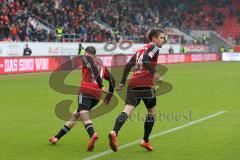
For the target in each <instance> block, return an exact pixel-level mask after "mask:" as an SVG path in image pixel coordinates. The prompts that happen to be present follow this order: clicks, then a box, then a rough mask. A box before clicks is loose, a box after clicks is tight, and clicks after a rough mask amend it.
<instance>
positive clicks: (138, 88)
mask: <svg viewBox="0 0 240 160" xmlns="http://www.w3.org/2000/svg"><path fill="white" fill-rule="evenodd" d="M148 38H149V40H150V43H149V44H147V45H145V46H144V47H143V48H141V49H139V50H138V51H137V52H136V53H135V54H134V55H133V56H132V57H131V59H130V61H129V62H128V63H127V64H126V66H125V69H124V73H123V77H122V81H121V83H120V84H119V85H118V87H117V88H118V89H120V90H121V89H122V88H123V86H124V85H125V83H126V80H127V77H128V74H129V72H130V71H131V68H133V67H135V68H134V72H133V75H132V77H131V79H130V80H129V82H128V89H127V95H126V100H125V108H124V110H123V112H122V113H121V114H120V115H119V116H118V117H117V119H116V122H115V125H114V128H113V130H112V131H111V132H110V133H109V135H108V136H109V145H110V147H111V149H112V150H113V151H115V152H116V151H117V135H118V132H119V130H120V128H121V127H122V126H123V124H124V122H125V121H126V120H127V118H128V117H129V116H130V115H131V113H132V112H133V110H134V108H135V107H136V106H137V105H138V104H139V103H140V101H141V100H143V102H144V104H145V106H146V108H147V110H148V114H147V116H146V120H145V123H144V137H143V140H142V141H141V142H140V146H142V147H144V148H146V149H147V150H149V151H152V150H153V147H152V146H151V144H150V143H149V136H150V134H151V131H152V128H153V125H154V111H155V106H156V95H155V88H154V81H155V82H160V81H161V80H162V78H161V76H160V75H159V74H158V73H157V72H156V69H155V68H156V64H157V60H158V55H159V48H161V47H162V45H163V44H164V43H165V42H166V35H165V33H164V32H163V31H162V30H152V31H151V32H150V33H149V35H148Z"/></svg>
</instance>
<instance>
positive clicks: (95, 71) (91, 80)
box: [79, 56, 115, 99]
mask: <svg viewBox="0 0 240 160" xmlns="http://www.w3.org/2000/svg"><path fill="white" fill-rule="evenodd" d="M82 65H83V66H82V81H81V84H80V89H79V93H82V92H84V93H87V94H90V95H92V96H94V97H95V98H96V99H100V98H101V88H102V87H103V84H102V79H106V80H108V81H109V84H110V85H109V87H110V88H111V89H110V88H109V92H112V93H113V91H114V85H115V81H114V79H113V77H112V75H111V74H110V73H109V71H108V70H107V68H106V67H103V66H101V65H98V64H96V62H95V61H94V60H93V58H91V57H90V56H83V57H82Z"/></svg>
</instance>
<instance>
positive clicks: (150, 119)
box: [140, 98, 156, 151]
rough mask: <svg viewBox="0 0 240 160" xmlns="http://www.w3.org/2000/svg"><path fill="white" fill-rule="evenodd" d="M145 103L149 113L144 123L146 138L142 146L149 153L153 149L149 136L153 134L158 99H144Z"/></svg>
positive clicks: (144, 137)
mask: <svg viewBox="0 0 240 160" xmlns="http://www.w3.org/2000/svg"><path fill="white" fill-rule="evenodd" d="M143 101H144V103H145V105H146V107H147V110H148V113H147V115H146V119H145V122H144V136H143V140H142V141H141V143H140V146H142V147H144V148H146V149H147V150H149V151H152V150H153V147H152V146H151V144H150V143H149V136H150V134H151V132H152V128H153V126H154V121H155V118H154V115H155V105H156V98H152V99H144V100H143Z"/></svg>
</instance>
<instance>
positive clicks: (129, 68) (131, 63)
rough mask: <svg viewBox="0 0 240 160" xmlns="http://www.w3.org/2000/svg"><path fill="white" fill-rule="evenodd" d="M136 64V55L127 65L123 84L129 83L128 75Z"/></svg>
mask: <svg viewBox="0 0 240 160" xmlns="http://www.w3.org/2000/svg"><path fill="white" fill-rule="evenodd" d="M135 63H136V54H135V55H133V56H132V57H131V59H130V60H129V62H128V63H127V64H126V66H125V68H124V71H123V75H122V81H121V84H123V85H125V83H126V81H127V77H128V74H129V72H130V71H131V69H132V67H134V66H135Z"/></svg>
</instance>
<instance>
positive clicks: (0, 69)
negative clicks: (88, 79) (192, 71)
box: [0, 53, 221, 74]
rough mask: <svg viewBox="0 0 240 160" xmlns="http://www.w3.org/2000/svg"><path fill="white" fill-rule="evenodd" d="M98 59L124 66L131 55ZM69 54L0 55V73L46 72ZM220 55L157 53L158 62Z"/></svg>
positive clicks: (213, 58)
mask: <svg viewBox="0 0 240 160" xmlns="http://www.w3.org/2000/svg"><path fill="white" fill-rule="evenodd" d="M98 57H99V59H101V61H102V62H103V65H104V66H107V67H110V66H113V67H116V66H124V65H125V64H126V62H127V61H128V60H129V59H130V57H131V55H123V54H120V55H100V56H98ZM70 58H71V57H70V56H61V57H49V56H48V57H47V56H45V57H0V74H17V73H30V72H31V73H33V72H47V71H53V70H55V69H57V68H58V67H59V66H60V65H61V64H63V63H64V62H66V61H67V60H69V59H70ZM220 60H221V55H220V54H217V53H212V54H204V53H200V54H164V55H159V57H158V63H159V64H172V63H191V62H208V61H220ZM74 63H79V61H74ZM73 65H76V64H71V65H70V66H67V67H66V68H65V69H71V67H72V66H73Z"/></svg>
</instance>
